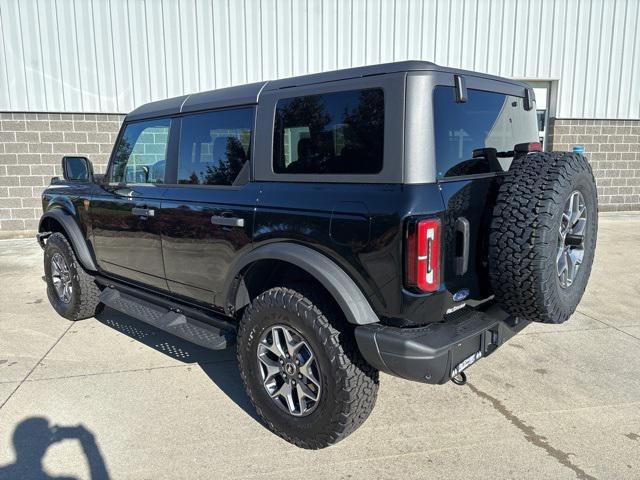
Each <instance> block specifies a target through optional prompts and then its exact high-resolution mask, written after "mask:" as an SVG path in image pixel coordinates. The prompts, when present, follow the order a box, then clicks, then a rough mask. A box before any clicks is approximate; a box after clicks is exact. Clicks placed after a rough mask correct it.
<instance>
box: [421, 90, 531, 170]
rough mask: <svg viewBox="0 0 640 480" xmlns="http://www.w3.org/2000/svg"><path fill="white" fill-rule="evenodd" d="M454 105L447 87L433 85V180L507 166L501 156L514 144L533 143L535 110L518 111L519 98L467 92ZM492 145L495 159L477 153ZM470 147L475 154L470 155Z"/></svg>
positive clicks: (521, 104) (507, 159) (508, 161)
mask: <svg viewBox="0 0 640 480" xmlns="http://www.w3.org/2000/svg"><path fill="white" fill-rule="evenodd" d="M467 96H468V100H467V102H465V103H456V98H455V91H454V88H453V87H444V86H441V87H436V88H435V89H434V94H433V105H434V124H435V148H436V165H437V176H438V178H443V177H453V176H459V175H473V174H479V173H490V172H501V171H507V170H509V166H510V165H511V162H512V160H513V157H512V156H510V155H506V154H505V153H506V152H511V151H513V149H514V146H515V145H517V144H519V143H528V142H537V141H538V127H537V118H536V109H535V105H534V107H533V108H532V109H531V110H529V111H527V110H525V109H524V99H523V98H521V97H515V96H511V95H505V94H502V93H496V92H485V91H481V90H472V89H469V90H468V91H467ZM483 148H495V149H496V150H497V152H498V153H499V154H500V153H501V152H502V155H499V157H500V158H498V159H497V161H495V159H494V158H492V156H491V155H482V154H478V152H477V150H478V149H483ZM474 150H476V154H475V155H474Z"/></svg>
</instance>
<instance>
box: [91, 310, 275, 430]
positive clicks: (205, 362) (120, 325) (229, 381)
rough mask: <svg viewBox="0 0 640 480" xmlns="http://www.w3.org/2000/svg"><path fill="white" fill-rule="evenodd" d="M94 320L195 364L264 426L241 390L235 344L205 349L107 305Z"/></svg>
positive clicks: (183, 360)
mask: <svg viewBox="0 0 640 480" xmlns="http://www.w3.org/2000/svg"><path fill="white" fill-rule="evenodd" d="M96 319H97V320H98V321H99V322H100V323H102V324H104V325H107V326H108V327H110V328H113V329H114V330H117V331H118V332H120V333H123V334H124V335H127V336H128V337H130V338H132V339H134V340H136V341H138V342H140V343H143V344H144V345H146V346H148V347H151V348H153V349H154V350H157V351H158V352H161V353H164V354H165V355H167V356H169V357H171V358H174V359H176V360H179V361H181V362H183V363H185V364H197V365H198V366H199V367H200V368H201V369H202V371H203V372H204V373H205V374H206V375H207V376H208V377H209V378H210V379H211V380H212V381H213V382H214V383H215V384H216V385H217V386H218V387H219V388H220V390H222V391H223V392H224V393H225V395H227V397H229V398H230V399H231V400H233V402H234V403H235V404H236V405H238V406H239V407H240V408H242V410H244V411H245V412H246V413H247V414H248V415H249V416H250V417H251V418H253V419H254V420H255V421H256V422H258V423H259V424H260V425H261V426H263V427H264V425H263V424H262V422H261V421H260V419H259V417H258V416H257V414H256V412H255V409H254V408H253V405H251V402H250V400H249V397H248V396H247V394H246V393H245V390H244V386H243V384H242V379H241V378H240V372H239V371H238V366H237V362H236V357H235V351H236V350H235V346H232V347H229V348H227V349H226V350H209V349H207V348H204V347H201V346H199V345H195V344H193V343H191V342H188V341H186V340H182V339H181V338H179V337H176V336H174V335H171V334H169V333H166V332H164V331H162V330H160V329H158V328H155V327H154V326H152V325H148V324H146V323H144V322H141V321H139V320H136V319H135V318H133V317H130V316H128V315H126V314H124V313H121V312H118V311H116V310H113V309H111V308H108V307H105V309H104V310H103V311H102V312H101V313H99V314H98V315H96Z"/></svg>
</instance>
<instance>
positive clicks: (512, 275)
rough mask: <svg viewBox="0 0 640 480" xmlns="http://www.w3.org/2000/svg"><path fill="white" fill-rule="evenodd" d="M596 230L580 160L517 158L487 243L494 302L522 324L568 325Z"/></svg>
mask: <svg viewBox="0 0 640 480" xmlns="http://www.w3.org/2000/svg"><path fill="white" fill-rule="evenodd" d="M597 230H598V199H597V191H596V184H595V180H594V178H593V173H592V171H591V166H590V165H589V162H588V161H587V159H586V158H585V157H584V156H583V155H580V154H575V153H566V152H553V153H533V154H528V155H521V156H518V157H516V158H515V159H514V160H513V163H512V165H511V168H510V170H509V174H508V175H507V176H506V177H505V179H504V182H503V183H502V185H501V186H500V190H499V192H498V196H497V199H496V205H495V208H494V211H493V218H492V222H491V230H490V236H489V276H490V279H491V284H492V287H493V291H494V293H495V296H496V300H497V301H498V302H499V303H500V304H501V306H502V307H503V308H504V309H505V310H507V311H508V312H509V313H510V314H511V315H514V316H517V317H520V318H523V319H525V320H531V321H536V322H543V323H562V322H564V321H566V320H567V319H568V318H569V316H571V314H572V313H573V312H574V311H575V309H576V307H577V306H578V303H579V302H580V299H581V298H582V294H583V293H584V289H585V287H586V285H587V281H588V279H589V274H590V272H591V265H592V263H593V257H594V251H595V247H596V236H597Z"/></svg>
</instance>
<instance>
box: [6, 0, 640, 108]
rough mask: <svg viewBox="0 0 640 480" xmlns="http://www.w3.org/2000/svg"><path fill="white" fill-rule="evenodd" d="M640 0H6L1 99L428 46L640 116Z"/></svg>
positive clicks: (140, 90)
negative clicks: (550, 83) (550, 82)
mask: <svg viewBox="0 0 640 480" xmlns="http://www.w3.org/2000/svg"><path fill="white" fill-rule="evenodd" d="M638 29H640V0H441V1H435V0H428V1H420V0H0V111H13V112H20V111H26V112H92V113H94V112H104V113H107V112H128V111H130V110H131V109H133V108H134V107H135V106H137V105H140V104H143V103H145V102H149V101H151V100H157V99H161V98H166V97H171V96H176V95H180V94H182V93H190V92H195V91H200V90H207V89H212V88H220V87H225V86H229V85H236V84H242V83H247V82H252V81H257V80H262V79H272V78H281V77H288V76H292V75H299V74H304V73H311V72H318V71H324V70H333V69H337V68H344V67H349V66H358V65H364V64H373V63H381V62H391V61H396V60H405V59H424V60H431V61H435V62H436V63H439V64H442V65H447V66H452V67H460V68H466V69H470V70H478V71H482V72H489V73H492V74H497V75H502V76H507V77H514V78H521V79H545V80H559V92H558V105H557V110H556V116H558V117H560V118H602V119H637V118H640V34H639V33H638Z"/></svg>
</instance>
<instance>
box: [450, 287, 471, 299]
mask: <svg viewBox="0 0 640 480" xmlns="http://www.w3.org/2000/svg"><path fill="white" fill-rule="evenodd" d="M468 296H469V289H468V288H463V289H462V290H458V291H457V292H456V293H454V294H453V301H454V302H461V301H463V300H464V299H465V298H467V297H468Z"/></svg>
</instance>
